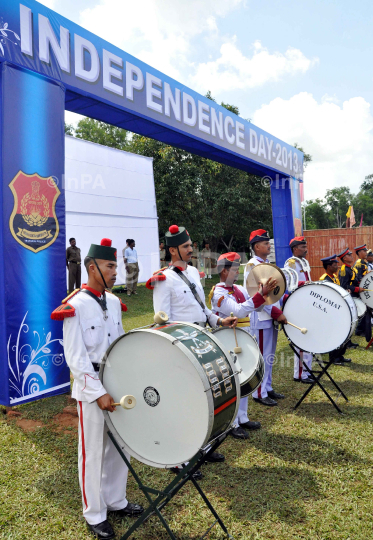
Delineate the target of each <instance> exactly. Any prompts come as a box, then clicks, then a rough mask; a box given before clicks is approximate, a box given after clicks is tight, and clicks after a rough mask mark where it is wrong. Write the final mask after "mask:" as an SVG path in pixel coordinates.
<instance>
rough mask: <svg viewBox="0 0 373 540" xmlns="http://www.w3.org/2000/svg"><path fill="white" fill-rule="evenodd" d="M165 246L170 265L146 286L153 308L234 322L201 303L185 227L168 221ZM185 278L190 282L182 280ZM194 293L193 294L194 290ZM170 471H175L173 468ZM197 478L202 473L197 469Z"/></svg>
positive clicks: (190, 318) (177, 317)
mask: <svg viewBox="0 0 373 540" xmlns="http://www.w3.org/2000/svg"><path fill="white" fill-rule="evenodd" d="M165 239H166V246H167V247H168V249H169V252H170V255H171V265H170V266H169V268H167V269H166V270H163V271H161V272H156V273H155V275H153V277H151V278H150V279H149V280H148V281H147V283H146V286H147V288H148V289H154V293H153V306H154V311H155V313H157V312H158V311H164V312H165V313H166V314H167V315H168V317H169V320H171V321H184V322H190V323H195V324H199V325H200V326H206V324H207V323H208V324H209V325H210V326H211V327H213V328H215V327H217V326H230V327H232V326H233V325H235V324H237V318H236V317H225V318H221V317H219V316H218V315H215V314H214V313H213V312H212V311H211V310H210V309H208V308H207V307H206V305H205V292H204V290H203V287H202V284H201V278H200V273H199V271H198V269H197V268H195V267H194V266H189V265H188V263H189V262H190V261H191V259H192V254H193V247H192V242H191V239H190V236H189V233H188V231H187V230H186V229H185V227H179V226H178V225H171V227H170V228H169V230H168V231H167V232H166V234H165ZM183 277H184V278H186V280H187V281H188V282H189V284H190V286H189V285H188V284H187V283H186V282H185V281H184V279H183ZM194 293H195V294H194ZM224 459H225V458H224V456H223V455H222V454H219V453H218V452H213V453H212V454H210V456H209V459H208V461H217V462H219V461H224ZM174 472H178V471H177V470H175V469H174ZM197 473H199V474H198V476H197V479H198V478H202V473H201V472H200V471H197Z"/></svg>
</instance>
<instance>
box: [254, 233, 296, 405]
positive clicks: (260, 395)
mask: <svg viewBox="0 0 373 540" xmlns="http://www.w3.org/2000/svg"><path fill="white" fill-rule="evenodd" d="M269 240H270V238H269V235H268V232H267V231H265V230H264V229H258V230H257V231H253V232H252V233H251V234H250V244H251V246H252V249H253V251H254V257H253V258H252V259H250V260H249V262H248V263H247V265H246V268H245V274H244V283H246V279H247V276H248V274H249V272H250V267H251V266H256V265H257V264H262V263H265V262H266V263H268V259H267V256H268V255H269V254H270V252H271V244H270V242H269ZM280 307H281V302H276V304H273V305H271V306H264V308H263V311H261V312H256V311H254V312H253V313H252V315H251V317H250V333H251V335H253V336H255V338H256V340H257V342H258V344H259V348H260V352H261V353H262V355H263V358H264V364H265V369H264V378H263V381H262V383H261V384H260V386H259V387H258V389H257V390H255V392H254V393H253V399H254V401H256V402H257V403H260V404H262V405H266V406H268V407H274V406H276V405H277V401H276V400H278V399H284V398H285V396H284V395H283V394H280V393H278V392H275V391H274V390H273V388H272V368H273V362H274V359H275V352H276V345H277V334H278V332H277V330H276V329H275V327H274V325H273V321H278V322H279V323H283V324H286V323H287V320H286V317H285V315H284V314H283V313H282V311H281V309H280Z"/></svg>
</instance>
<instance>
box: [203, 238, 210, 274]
mask: <svg viewBox="0 0 373 540" xmlns="http://www.w3.org/2000/svg"><path fill="white" fill-rule="evenodd" d="M201 255H202V262H203V266H204V272H205V274H206V277H207V278H209V279H211V251H210V244H208V243H206V244H205V247H204V248H203V250H202V251H201Z"/></svg>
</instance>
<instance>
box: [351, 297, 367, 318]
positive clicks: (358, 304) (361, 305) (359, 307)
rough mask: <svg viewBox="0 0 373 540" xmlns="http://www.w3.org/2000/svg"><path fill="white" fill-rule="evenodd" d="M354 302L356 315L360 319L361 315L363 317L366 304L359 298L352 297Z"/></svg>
mask: <svg viewBox="0 0 373 540" xmlns="http://www.w3.org/2000/svg"><path fill="white" fill-rule="evenodd" d="M352 299H353V301H354V302H355V306H356V310H357V317H358V319H359V320H360V319H361V318H362V317H364V315H365V312H366V310H367V306H366V305H365V304H364V302H363V301H362V300H360V298H354V297H353V298H352Z"/></svg>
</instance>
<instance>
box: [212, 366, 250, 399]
mask: <svg viewBox="0 0 373 540" xmlns="http://www.w3.org/2000/svg"><path fill="white" fill-rule="evenodd" d="M241 372H242V368H241V370H240V371H235V372H234V373H232V375H229V376H228V377H225V378H224V379H222V380H221V381H218V382H217V383H216V384H214V386H210V388H207V390H205V393H206V392H208V391H209V390H211V391H212V390H213V389H214V387H215V386H216V385H217V384H219V385H220V384H222V383H223V382H224V381H227V380H228V379H232V377H234V376H235V375H239V374H240V373H241Z"/></svg>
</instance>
